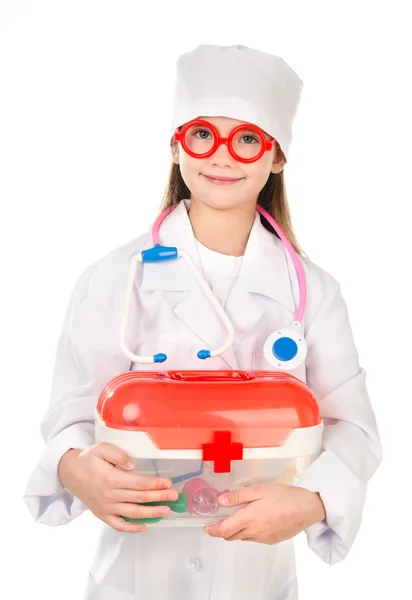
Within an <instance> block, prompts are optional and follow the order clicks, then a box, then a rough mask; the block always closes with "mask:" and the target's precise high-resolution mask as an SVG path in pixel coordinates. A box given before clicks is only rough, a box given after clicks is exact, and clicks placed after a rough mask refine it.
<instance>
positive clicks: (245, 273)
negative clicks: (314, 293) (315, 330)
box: [226, 213, 298, 345]
mask: <svg viewBox="0 0 412 600" xmlns="http://www.w3.org/2000/svg"><path fill="white" fill-rule="evenodd" d="M256 294H261V295H263V296H266V297H268V298H271V299H273V300H275V301H276V302H278V303H279V304H281V305H283V306H284V307H286V308H287V309H288V310H289V311H291V320H292V318H293V313H294V311H295V310H296V302H295V298H298V281H297V278H296V274H295V270H294V267H293V263H292V261H291V259H290V257H289V255H288V254H287V252H286V250H285V248H284V246H283V244H282V242H281V240H280V239H279V238H278V237H277V236H275V235H274V234H273V233H270V232H269V231H268V230H267V229H266V228H265V227H264V226H263V225H262V223H261V220H260V216H259V214H258V213H256V216H255V220H254V223H253V226H252V229H251V232H250V235H249V239H248V243H247V246H246V250H245V254H244V257H243V260H242V264H241V268H240V272H239V276H238V279H237V281H236V283H235V285H234V286H233V289H232V291H231V294H230V295H229V297H228V300H227V303H226V311H227V313H228V315H229V316H230V318H231V319H232V322H233V323H234V324H235V327H236V331H237V336H236V345H239V344H240V343H241V341H242V340H243V339H244V338H245V337H246V336H247V335H248V334H249V333H250V331H251V330H252V329H253V328H254V327H255V326H256V325H257V323H258V321H259V320H260V319H261V318H262V317H263V315H264V311H263V309H262V308H261V307H260V306H259V304H258V303H257V302H256V300H255V299H254V297H255V295H256Z"/></svg>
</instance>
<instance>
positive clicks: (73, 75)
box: [0, 0, 412, 600]
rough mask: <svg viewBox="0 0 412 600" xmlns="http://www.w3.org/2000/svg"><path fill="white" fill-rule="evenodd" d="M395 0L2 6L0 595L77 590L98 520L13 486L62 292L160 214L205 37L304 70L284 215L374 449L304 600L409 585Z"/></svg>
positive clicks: (403, 42) (404, 249)
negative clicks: (330, 304) (52, 524)
mask: <svg viewBox="0 0 412 600" xmlns="http://www.w3.org/2000/svg"><path fill="white" fill-rule="evenodd" d="M407 7H408V2H406V1H405V2H396V1H392V2H391V3H390V6H389V3H386V2H385V3H384V2H376V1H375V2H372V1H371V2H365V1H363V2H362V1H359V0H358V1H348V0H346V1H345V2H327V1H325V2H319V1H313V0H312V1H311V2H306V1H302V2H293V1H287V2H286V1H282V2H277V1H273V0H272V1H271V2H261V1H258V0H253V2H244V3H240V2H234V1H226V2H223V1H219V2H215V1H214V0H208V2H203V3H197V2H179V1H174V2H164V3H158V2H155V3H153V4H151V3H150V6H149V3H148V2H138V1H137V0H136V1H134V2H132V1H130V0H122V1H117V2H115V1H107V0H98V1H97V0H96V1H90V0H71V1H70V2H68V1H67V2H62V1H56V0H36V1H35V2H34V1H29V0H27V1H24V0H16V1H12V0H1V2H0V171H1V176H0V199H1V224H0V227H1V230H0V232H1V237H0V241H1V282H2V284H3V285H2V292H1V312H0V318H1V323H0V325H1V345H0V346H1V354H2V356H1V358H2V360H1V365H2V385H1V392H2V393H1V397H2V398H1V401H2V409H1V410H2V415H3V423H2V434H1V437H0V444H1V454H0V456H1V472H2V486H1V489H2V493H1V505H2V510H1V515H2V525H1V537H0V540H1V546H2V552H1V553H2V569H1V571H2V576H1V586H2V591H0V596H1V597H4V598H7V599H8V600H12V599H18V600H20V599H22V598H33V597H39V598H40V597H41V598H42V600H55V599H56V598H59V600H77V599H78V598H80V597H81V595H82V590H83V586H84V582H85V580H86V574H87V570H88V567H89V564H90V562H91V560H92V557H93V550H94V546H95V543H96V536H97V532H98V529H99V523H98V521H97V520H96V519H95V518H94V517H93V516H92V515H91V514H90V513H86V514H84V515H83V516H81V517H80V518H78V519H77V520H75V521H74V522H72V523H71V524H70V525H68V526H66V527H60V528H49V527H46V526H41V525H36V524H34V523H33V521H32V519H31V517H30V514H29V512H28V510H27V508H26V506H25V504H24V502H23V500H22V495H23V492H24V488H25V485H26V483H27V480H28V478H29V475H30V473H31V470H32V468H33V467H34V464H35V462H36V460H37V458H38V456H39V455H40V453H41V451H42V448H43V441H42V439H41V437H40V430H39V425H40V420H41V417H42V415H43V414H44V412H45V411H46V409H47V405H48V393H49V386H50V381H51V373H52V368H53V361H54V352H55V347H56V344H57V339H58V335H59V333H60V327H61V324H62V319H63V314H64V311H65V309H66V304H67V301H68V297H69V294H70V292H71V290H72V287H73V285H74V283H75V280H76V278H77V277H78V275H79V274H80V272H81V271H82V270H83V269H84V268H85V267H86V266H87V265H88V264H90V263H91V262H92V261H94V260H96V259H98V258H99V257H101V256H102V255H103V254H105V253H106V252H109V251H110V250H112V249H113V248H115V247H116V246H118V245H121V244H123V243H125V242H127V241H128V240H130V239H132V238H133V237H136V236H137V235H140V234H141V233H143V232H144V231H146V229H147V228H148V226H149V225H150V223H151V221H152V220H153V218H154V216H155V215H156V213H157V209H158V206H159V203H160V200H161V196H162V193H163V189H164V186H165V182H166V176H167V172H168V168H169V148H168V134H169V117H170V110H171V93H172V83H173V77H174V65H175V61H176V59H177V57H178V55H179V54H181V53H182V52H186V51H188V50H191V49H192V48H193V47H195V46H196V45H198V44H200V43H217V44H222V45H229V44H238V43H241V44H245V45H248V46H251V47H255V48H259V49H261V50H265V51H268V52H272V53H274V54H278V55H280V56H282V57H283V58H284V59H285V60H286V62H288V64H289V65H290V66H291V67H292V68H293V69H294V70H295V71H296V72H297V73H298V74H299V76H300V77H301V79H302V80H303V81H304V90H303V94H302V98H301V105H300V108H299V112H298V115H297V118H296V121H295V129H294V139H293V143H292V150H291V154H290V159H289V163H288V165H287V166H286V168H285V177H286V185H287V190H288V195H289V201H290V204H291V210H292V218H293V224H294V227H295V230H296V233H297V237H298V240H299V242H300V244H301V245H302V247H303V249H304V250H305V251H306V252H307V253H308V254H309V257H310V258H311V259H312V260H313V261H314V262H316V263H318V264H319V265H320V266H322V267H323V268H325V269H327V270H329V271H330V272H331V273H332V274H333V275H334V276H335V277H336V278H337V279H338V280H339V281H340V282H341V284H342V290H343V293H344V296H345V298H346V301H347V303H348V306H349V311H350V316H351V322H352V326H353V330H354V334H355V340H356V342H357V346H358V350H359V354H360V358H361V363H362V365H363V366H364V367H365V368H366V370H367V372H368V388H369V392H370V395H371V399H372V402H373V406H374V409H375V412H376V416H377V419H378V422H379V427H380V432H381V437H382V444H383V448H384V461H383V463H382V465H381V467H380V468H379V470H378V472H377V473H376V475H375V477H374V478H373V479H372V481H371V483H370V486H369V491H368V496H367V502H366V507H365V511H364V518H363V523H362V528H361V531H360V533H359V535H358V537H357V539H356V541H355V544H354V546H353V548H352V550H351V552H350V554H349V556H348V557H347V558H346V559H345V560H344V561H343V562H342V563H340V564H338V565H336V566H334V567H329V566H327V565H325V564H323V563H322V562H321V561H320V559H319V558H317V557H316V556H315V555H314V554H313V553H312V552H311V551H310V550H309V549H308V548H307V546H306V541H305V538H304V535H302V536H300V537H299V538H298V540H297V557H298V574H299V578H300V599H301V600H307V599H312V598H316V600H330V598H332V597H333V598H334V600H347V598H348V597H350V598H351V600H364V599H368V600H369V599H371V598H381V597H382V598H384V597H385V598H387V597H389V596H393V597H397V598H399V597H402V598H406V597H408V591H407V590H408V589H410V558H411V554H410V538H411V533H412V529H411V524H410V523H411V519H410V507H411V495H410V491H409V489H410V483H409V480H410V477H409V469H410V465H411V461H410V448H409V444H410V443H411V431H410V422H411V417H412V411H411V394H410V385H409V377H410V373H411V366H410V347H411V342H410V339H411V327H410V306H411V301H410V295H408V293H407V292H409V291H410V281H409V278H410V272H411V267H410V255H411V250H410V244H409V239H410V231H411V229H410V224H409V221H408V218H407V217H408V215H409V214H410V203H411V187H412V186H411V184H410V173H411V165H410V163H411V159H412V153H411V133H412V127H411V116H410V114H411V112H410V107H411V105H412V95H411V84H412V82H411V77H410V73H411V61H410V58H409V59H408V56H409V57H410V56H411V51H412V47H411V43H410V31H409V25H408V23H410V20H409V19H408V18H407ZM409 8H410V7H409ZM245 85H247V81H245ZM404 588H406V589H404ZM402 589H404V591H403V592H401V590H402ZM5 590H7V592H6V591H5ZM159 600H163V599H160V598H159Z"/></svg>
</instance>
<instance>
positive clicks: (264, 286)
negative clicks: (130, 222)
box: [140, 200, 297, 369]
mask: <svg viewBox="0 0 412 600" xmlns="http://www.w3.org/2000/svg"><path fill="white" fill-rule="evenodd" d="M189 204H190V201H188V200H185V201H182V202H180V204H179V206H178V207H177V208H175V209H174V211H173V212H172V213H171V214H170V215H169V216H168V217H167V218H166V219H165V221H164V222H163V223H162V225H161V227H160V232H159V240H160V243H161V244H162V245H165V246H177V247H178V248H181V249H182V250H185V251H186V252H187V253H188V254H189V255H190V256H191V258H192V259H193V261H194V262H195V263H196V264H197V266H198V267H199V268H201V260H200V256H199V252H198V248H197V244H196V239H195V237H194V235H193V230H192V226H191V223H190V219H189V216H188V212H187V207H188V206H189ZM152 246H153V242H152V235H151V232H149V234H148V237H147V239H146V244H145V248H151V247H152ZM289 261H290V258H288V256H287V255H286V250H285V249H284V248H283V244H282V242H281V241H280V240H279V239H278V238H277V237H276V236H275V235H273V234H271V233H270V232H269V231H267V229H265V228H264V227H263V225H262V224H261V222H260V217H259V215H258V213H256V216H255V220H254V223H253V226H252V229H251V232H250V235H249V239H248V242H247V246H246V250H245V254H244V257H243V260H242V263H241V266H240V270H239V275H238V278H237V280H236V282H235V284H234V286H233V288H232V290H231V292H230V294H229V296H228V299H227V302H226V306H225V310H226V311H227V313H228V315H229V317H230V318H231V320H232V322H233V324H234V326H235V330H236V337H235V342H234V347H236V346H237V345H239V344H240V343H241V342H242V340H243V339H244V337H245V336H246V335H247V334H248V333H249V332H250V331H251V329H252V328H253V327H254V326H255V325H256V323H257V322H258V321H259V320H260V318H261V317H262V315H263V310H262V308H261V307H260V306H259V304H258V303H257V302H255V300H254V299H253V296H252V293H253V294H262V295H264V296H267V297H269V298H272V299H273V300H276V301H277V302H279V303H280V304H282V305H283V306H285V307H286V308H287V309H288V310H290V311H291V313H292V314H291V320H292V317H293V312H294V311H295V309H296V307H295V302H294V296H293V292H292V289H291V279H290V275H289V268H290V264H291V263H289ZM292 272H293V266H292ZM296 285H297V281H295V286H296ZM140 290H141V291H142V292H145V291H154V290H161V291H165V292H166V291H188V290H190V293H189V294H186V295H185V296H184V297H183V298H182V300H181V301H180V302H179V303H178V304H177V305H176V306H175V307H174V309H173V312H174V314H175V315H176V316H177V317H178V318H179V319H180V320H181V321H182V322H183V323H184V324H185V325H186V326H187V327H188V328H189V329H190V330H191V331H192V332H193V333H195V334H196V335H197V336H198V338H199V339H200V340H202V341H203V343H204V344H205V346H204V347H205V348H206V349H214V348H217V347H220V346H221V345H222V343H223V341H224V340H225V339H226V329H225V327H224V325H223V324H222V322H221V321H220V318H219V316H218V315H217V314H215V312H214V309H213V308H212V307H211V306H210V302H209V300H208V298H207V297H206V295H205V293H204V292H203V290H202V289H201V288H200V286H199V285H198V283H197V282H196V281H195V279H194V276H193V274H192V272H191V270H190V269H189V267H188V265H187V264H186V262H185V260H184V259H183V258H181V259H178V260H171V261H165V262H158V263H145V264H144V265H143V276H142V282H141V286H140ZM234 347H232V348H230V349H229V350H228V351H227V352H225V353H224V354H223V355H222V356H221V358H222V359H223V360H224V361H225V363H226V365H227V366H228V367H229V368H230V369H238V368H239V366H238V363H237V360H236V356H235V352H234ZM199 349H200V348H199Z"/></svg>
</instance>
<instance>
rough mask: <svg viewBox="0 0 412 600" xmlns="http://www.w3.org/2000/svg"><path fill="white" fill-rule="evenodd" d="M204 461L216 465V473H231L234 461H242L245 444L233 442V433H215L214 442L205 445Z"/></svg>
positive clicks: (203, 446)
mask: <svg viewBox="0 0 412 600" xmlns="http://www.w3.org/2000/svg"><path fill="white" fill-rule="evenodd" d="M202 448H203V460H204V461H212V462H214V463H215V465H214V469H213V470H214V472H215V473H230V468H231V462H232V460H242V458H243V444H242V443H240V442H232V432H231V431H215V436H214V442H212V443H209V444H203V445H202Z"/></svg>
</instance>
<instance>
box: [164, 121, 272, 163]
mask: <svg viewBox="0 0 412 600" xmlns="http://www.w3.org/2000/svg"><path fill="white" fill-rule="evenodd" d="M174 139H175V141H176V142H180V143H181V144H182V147H183V149H184V150H185V152H186V153H187V154H189V156H192V157H193V158H208V157H209V156H211V155H212V154H214V153H215V152H216V150H217V149H218V148H219V146H220V145H221V144H226V146H227V148H228V150H229V153H230V155H231V156H232V157H233V158H234V159H235V160H238V161H240V162H243V163H251V162H255V161H256V160H259V159H260V158H261V157H262V156H263V155H264V153H265V152H269V151H270V150H272V148H273V144H274V143H275V140H274V138H271V139H270V140H268V139H266V136H265V133H264V132H263V131H262V130H261V129H260V128H259V127H256V125H252V124H246V125H245V124H243V125H239V126H237V127H235V128H234V129H232V131H231V132H230V134H229V137H221V136H220V135H219V132H218V130H217V129H216V127H215V126H214V125H212V124H211V123H209V122H208V121H205V120H203V119H195V120H193V121H189V122H188V123H186V124H185V125H182V126H181V127H178V128H177V129H176V131H175V134H174ZM245 140H248V141H245Z"/></svg>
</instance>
